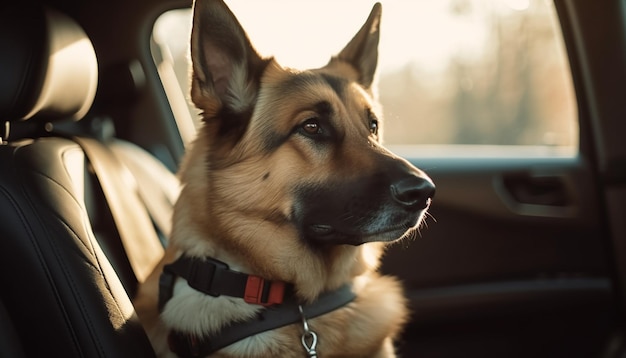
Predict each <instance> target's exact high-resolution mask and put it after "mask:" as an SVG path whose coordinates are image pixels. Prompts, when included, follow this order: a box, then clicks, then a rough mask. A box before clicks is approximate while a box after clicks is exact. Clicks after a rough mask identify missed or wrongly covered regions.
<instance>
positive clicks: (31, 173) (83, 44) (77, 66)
mask: <svg viewBox="0 0 626 358" xmlns="http://www.w3.org/2000/svg"><path fill="white" fill-rule="evenodd" d="M4 6H5V7H4V8H3V9H2V11H1V12H0V48H1V49H2V50H1V51H0V78H1V79H2V80H0V218H1V224H0V272H1V273H0V303H2V311H0V320H2V321H3V322H2V325H0V328H2V329H0V335H2V337H0V356H7V354H13V352H23V354H24V355H25V356H28V357H41V356H52V357H115V358H119V357H151V356H154V352H153V350H152V348H151V346H150V343H149V341H148V339H147V336H146V334H145V332H144V330H143V328H142V327H141V325H140V323H139V322H138V319H137V317H136V314H135V311H134V309H133V306H132V302H131V297H132V295H133V294H134V291H135V289H136V286H137V282H138V281H139V280H140V279H141V277H139V275H138V274H137V271H136V270H135V267H134V266H133V265H132V262H133V261H134V260H133V257H131V256H130V255H129V252H128V251H127V247H126V244H125V242H124V238H121V237H120V235H121V232H122V231H124V230H123V228H120V223H119V222H118V221H116V220H115V219H114V216H115V215H114V213H112V210H113V209H112V206H113V205H112V204H113V203H111V202H110V201H109V200H110V198H109V197H108V196H107V195H105V194H104V192H105V191H107V190H118V191H119V192H116V193H115V195H117V196H118V197H133V198H135V199H137V200H135V202H137V203H140V205H144V206H143V207H141V208H139V209H140V210H138V211H140V212H145V213H147V214H146V216H147V217H148V218H149V219H150V218H151V219H152V222H151V223H150V228H149V230H151V231H152V232H150V233H145V234H146V235H145V236H146V237H149V238H150V239H151V240H152V239H153V238H156V237H157V236H158V235H157V234H158V225H152V224H153V223H156V221H157V220H155V219H154V215H148V214H153V213H155V212H160V213H161V217H163V213H164V212H168V210H169V211H171V207H172V205H173V201H174V200H175V193H176V188H172V186H175V184H173V183H176V179H175V177H174V175H173V174H172V173H170V172H169V171H167V170H166V169H164V167H163V166H162V165H160V163H159V162H158V161H157V160H156V159H154V158H153V157H151V156H150V155H149V154H148V153H147V152H145V151H143V150H142V149H140V148H138V147H136V146H134V145H132V144H130V143H125V142H121V141H119V140H115V141H109V142H107V143H105V144H106V145H101V146H100V147H99V149H98V150H99V151H101V152H103V153H104V154H100V155H101V156H103V157H106V158H92V157H90V155H87V154H88V153H86V151H85V149H84V148H83V147H82V144H81V145H79V144H77V142H81V141H80V140H78V141H77V140H76V137H75V134H67V133H64V132H59V131H56V130H55V128H56V127H55V126H56V124H57V123H66V122H68V121H69V122H70V123H75V121H77V120H81V119H83V118H84V117H85V116H86V114H87V113H88V111H89V109H90V107H91V105H92V102H93V99H94V96H95V92H96V88H97V79H98V64H97V59H96V56H95V52H94V49H93V46H92V44H91V42H90V41H89V39H88V37H87V36H86V34H85V32H84V31H83V30H82V29H81V28H80V26H79V25H78V24H77V23H76V22H75V21H74V20H72V19H71V18H70V17H69V16H67V15H65V14H62V13H60V12H58V11H55V10H53V9H50V8H46V7H43V6H39V5H37V4H35V3H32V2H21V3H14V4H13V3H12V4H11V5H4ZM85 140H87V141H92V142H93V140H92V139H85ZM120 158H121V160H120ZM94 159H97V160H98V161H99V162H100V164H101V166H103V167H104V168H105V169H106V170H111V171H113V172H114V174H117V176H118V177H128V175H129V173H130V174H131V175H133V177H134V178H133V180H136V181H141V182H140V183H138V185H136V186H134V187H133V186H130V187H124V186H119V185H118V186H117V187H113V189H112V187H111V186H109V187H108V188H104V189H105V190H103V185H102V184H103V183H102V178H101V177H99V175H98V173H97V172H96V173H95V174H94V168H95V167H96V166H95V165H93V164H94V162H93V161H94ZM116 160H117V162H116ZM110 161H113V162H114V163H117V164H116V165H107V164H106V163H108V162H110ZM103 163H104V164H103ZM120 163H121V164H120ZM141 163H143V164H144V165H141ZM122 170H123V171H124V172H123V173H118V172H116V171H122ZM154 170H156V171H157V172H158V174H157V175H150V172H151V171H154ZM150 179H151V180H152V181H153V182H152V183H145V182H146V181H149V180H150ZM164 186H167V188H165V187H164ZM138 187H143V188H146V187H147V188H152V190H154V195H155V196H159V195H161V196H163V197H164V200H160V201H159V202H158V204H154V203H149V202H146V201H145V200H142V199H141V193H138ZM118 214H119V213H118ZM128 215H131V216H132V215H134V214H133V213H128ZM158 221H163V220H162V218H161V219H160V220H158ZM125 225H128V226H134V225H135V223H134V222H133V221H132V220H130V222H128V220H127V222H126V223H125ZM145 228H146V226H145V225H144V226H142V230H145ZM131 229H132V230H131V231H133V230H134V231H135V232H137V228H135V227H133V228H131ZM161 234H163V233H161ZM142 236H143V235H142ZM155 240H158V239H155ZM158 245H159V246H160V244H158ZM149 246H150V245H149ZM151 247H154V245H152V246H151ZM160 248H161V250H162V246H160ZM144 251H146V254H147V255H148V256H150V257H151V259H153V261H154V260H158V258H159V255H160V251H159V250H151V249H147V248H146V250H144ZM5 316H8V317H6V319H5ZM14 337H19V342H15V338H14Z"/></svg>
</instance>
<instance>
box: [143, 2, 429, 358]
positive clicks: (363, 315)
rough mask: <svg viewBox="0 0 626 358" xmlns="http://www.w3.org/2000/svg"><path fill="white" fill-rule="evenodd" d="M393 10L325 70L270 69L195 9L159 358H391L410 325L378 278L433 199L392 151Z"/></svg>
mask: <svg viewBox="0 0 626 358" xmlns="http://www.w3.org/2000/svg"><path fill="white" fill-rule="evenodd" d="M380 19H381V5H380V4H375V5H374V7H373V9H372V12H371V14H370V15H369V18H368V19H367V21H366V22H365V24H364V25H363V27H362V28H361V29H360V30H359V31H358V33H357V34H356V35H355V37H354V38H353V39H352V40H351V41H350V42H349V43H348V44H347V46H346V47H345V48H344V49H343V50H342V51H341V52H340V53H339V54H338V55H336V56H335V57H332V58H331V60H330V62H329V63H328V64H327V65H326V66H324V67H322V68H319V69H313V70H304V71H302V70H295V69H291V68H286V67H283V66H281V65H279V64H278V63H277V62H276V61H275V60H274V59H273V58H263V57H261V56H260V55H259V54H258V53H257V52H256V51H255V49H254V48H253V46H252V45H251V43H250V41H249V39H248V37H247V35H246V33H245V32H244V30H243V28H242V27H241V25H240V24H239V22H238V21H237V19H236V18H235V16H234V15H233V14H232V13H231V12H230V10H229V9H228V7H227V6H226V5H225V4H224V3H223V2H222V1H221V0H196V1H195V4H194V15H193V29H192V33H191V62H192V77H191V80H192V87H191V98H192V100H193V102H194V104H195V105H196V106H197V107H198V108H199V109H200V110H201V111H202V119H203V126H202V128H201V129H200V130H199V133H198V137H197V139H196V140H195V142H194V143H193V145H192V147H191V148H190V150H189V151H188V153H187V154H186V156H185V161H184V163H183V165H182V170H181V172H180V178H181V182H182V191H181V193H180V196H179V199H178V201H177V203H176V205H175V208H174V215H173V229H172V234H171V238H170V243H169V245H168V248H167V250H166V254H165V256H164V258H163V260H162V262H161V263H160V264H159V266H158V267H157V268H156V270H155V271H154V273H153V274H152V275H151V277H150V278H149V279H148V280H147V281H146V282H145V283H144V284H142V285H141V286H140V289H139V293H138V297H137V298H136V300H135V304H136V308H137V312H138V314H139V317H140V318H141V320H142V322H143V324H144V325H145V327H146V328H147V332H148V335H149V337H150V340H151V342H152V344H153V346H154V347H155V350H156V352H157V354H158V355H160V356H176V355H178V356H190V357H200V356H216V357H305V356H310V357H313V356H316V355H319V356H320V357H353V356H356V357H392V356H394V355H395V350H394V345H393V339H394V338H396V337H397V335H398V334H399V333H400V332H401V330H402V328H403V325H404V323H405V321H406V320H407V315H408V313H407V308H406V302H405V299H404V297H403V293H402V288H401V285H400V283H399V282H398V281H397V280H396V279H394V278H392V277H387V276H382V275H380V274H378V273H377V268H378V265H379V259H380V257H381V254H382V253H383V250H384V247H385V246H386V245H387V244H389V243H391V242H394V241H396V240H400V239H403V238H411V237H413V236H414V235H415V233H416V231H417V230H418V228H419V226H420V224H421V222H422V220H423V217H424V215H425V213H426V210H427V209H428V208H429V205H430V202H431V198H432V196H433V194H434V190H435V188H434V185H433V183H432V181H431V180H430V179H429V178H428V176H427V175H426V174H424V173H423V172H422V171H421V170H419V169H417V168H416V167H414V166H413V165H411V164H410V163H409V162H407V161H406V160H404V159H402V158H399V157H398V156H396V155H394V154H392V153H391V152H390V151H389V150H387V149H386V148H385V147H383V145H382V142H381V136H382V125H383V121H382V117H381V113H380V105H379V104H378V103H377V102H376V93H375V88H374V85H373V84H374V82H375V70H376V66H377V59H378V50H377V47H378V42H379V24H380Z"/></svg>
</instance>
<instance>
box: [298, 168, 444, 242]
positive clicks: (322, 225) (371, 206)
mask: <svg viewBox="0 0 626 358" xmlns="http://www.w3.org/2000/svg"><path fill="white" fill-rule="evenodd" d="M383 169H386V170H380V171H378V172H375V173H372V174H370V175H360V176H357V177H355V178H352V179H351V180H347V181H335V182H331V183H326V184H324V185H319V184H318V185H315V186H311V187H301V188H299V189H298V193H299V195H298V201H297V207H296V208H294V212H295V214H296V218H297V220H298V223H299V226H300V232H301V235H302V237H303V239H305V240H306V241H307V242H310V243H312V244H317V245H337V244H349V245H361V244H364V243H367V242H372V241H383V242H390V241H395V240H397V239H400V238H402V237H404V236H405V235H406V234H407V233H408V232H410V231H412V230H414V229H415V228H416V227H418V226H419V224H420V222H421V220H422V218H423V216H424V213H425V212H426V210H427V209H428V207H429V206H430V202H431V200H432V198H433V196H434V194H435V185H434V184H433V182H432V180H431V179H430V178H429V177H428V176H427V175H426V174H424V173H423V172H422V171H420V170H419V169H417V168H415V167H413V166H411V165H410V164H408V163H406V162H400V163H397V164H395V165H394V166H392V167H391V168H390V167H389V166H387V167H386V168H383Z"/></svg>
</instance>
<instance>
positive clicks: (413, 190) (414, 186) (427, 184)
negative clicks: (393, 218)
mask: <svg viewBox="0 0 626 358" xmlns="http://www.w3.org/2000/svg"><path fill="white" fill-rule="evenodd" d="M390 190H391V196H392V197H393V199H394V200H395V201H396V202H397V203H399V204H401V205H402V206H404V207H406V208H407V209H413V210H421V209H424V208H426V207H427V206H428V202H429V199H431V198H432V197H433V196H434V195H435V184H433V182H432V181H431V180H430V179H428V178H422V177H418V176H411V177H407V178H404V179H402V180H399V181H397V182H395V183H393V184H391V187H390Z"/></svg>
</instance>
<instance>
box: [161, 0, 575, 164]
mask: <svg viewBox="0 0 626 358" xmlns="http://www.w3.org/2000/svg"><path fill="white" fill-rule="evenodd" d="M381 2H382V4H383V19H382V23H381V40H380V46H379V50H380V56H379V67H378V88H379V91H378V92H379V99H380V101H381V103H382V105H383V111H384V118H385V124H384V126H385V127H384V137H385V143H386V144H388V145H390V146H394V145H396V146H397V145H401V146H405V147H406V146H411V145H425V144H426V145H497V146H545V147H558V148H569V149H572V150H573V151H574V152H576V151H577V148H578V119H577V110H576V100H575V94H574V90H573V84H572V79H571V73H570V69H569V64H568V61H567V54H566V50H565V46H564V43H563V37H562V34H561V30H560V26H559V21H558V17H557V14H556V10H555V8H554V4H553V3H552V1H548V0H437V1H433V0H412V1H406V0H382V1H381ZM226 3H227V4H228V5H229V7H231V9H232V11H233V13H235V15H236V16H237V17H238V18H239V20H240V22H241V23H242V25H243V26H244V28H245V29H246V30H247V31H248V34H249V36H250V38H251V40H252V43H253V44H254V45H255V47H256V48H257V49H258V50H259V52H260V53H261V54H263V55H265V56H275V57H276V58H277V60H278V61H279V63H281V64H282V65H285V66H288V67H294V68H298V69H304V68H316V67H321V66H323V65H324V64H326V62H327V61H328V60H329V58H330V56H331V55H334V54H336V53H338V52H339V51H340V50H341V49H342V48H343V46H344V45H345V44H347V42H348V41H349V40H350V39H351V38H352V36H353V35H354V34H355V33H356V31H357V30H358V29H359V28H360V26H361V25H362V23H363V22H364V21H365V19H366V18H367V15H368V13H369V11H370V9H371V6H372V4H373V2H372V3H369V2H367V1H363V0H351V1H348V0H339V1H332V0H322V1H311V2H306V3H305V2H300V1H298V2H295V1H290V0H264V1H245V0H226ZM190 27H191V10H189V9H184V10H173V11H169V12H166V13H165V14H163V15H162V16H161V17H160V18H159V19H158V20H157V22H156V24H155V27H154V32H153V45H154V46H153V53H154V57H155V60H157V63H158V64H160V68H161V67H162V66H165V67H169V70H170V72H172V73H174V74H175V77H176V78H177V82H178V83H176V84H175V85H176V86H177V88H178V90H179V91H182V93H183V95H184V96H185V98H187V99H188V97H189V96H188V91H189V69H188V66H189V53H188V51H189V48H188V43H189V32H190ZM160 72H161V71H160ZM162 79H164V78H163V75H162ZM164 83H165V81H164ZM166 85H168V84H166ZM187 102H188V103H187V104H188V105H189V107H188V108H189V111H190V113H191V114H192V115H191V118H194V119H196V120H197V119H198V115H197V110H195V109H193V106H192V104H191V103H189V101H188V100H187Z"/></svg>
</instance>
